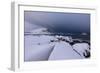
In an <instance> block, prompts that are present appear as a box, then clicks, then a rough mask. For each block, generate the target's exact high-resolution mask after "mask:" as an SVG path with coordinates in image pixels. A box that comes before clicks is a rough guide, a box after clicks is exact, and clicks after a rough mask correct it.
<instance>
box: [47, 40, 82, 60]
mask: <svg viewBox="0 0 100 73" xmlns="http://www.w3.org/2000/svg"><path fill="white" fill-rule="evenodd" d="M81 58H82V57H81V56H80V55H78V54H77V53H76V52H75V51H73V48H72V46H71V45H70V44H69V43H66V42H63V41H60V42H57V43H56V44H55V47H54V49H53V51H52V53H51V55H50V56H49V60H65V59H81Z"/></svg>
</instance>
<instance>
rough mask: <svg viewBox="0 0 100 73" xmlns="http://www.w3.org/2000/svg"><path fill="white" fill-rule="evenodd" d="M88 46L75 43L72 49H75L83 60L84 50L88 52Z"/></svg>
mask: <svg viewBox="0 0 100 73" xmlns="http://www.w3.org/2000/svg"><path fill="white" fill-rule="evenodd" d="M89 48H90V46H89V45H88V44H87V43H76V44H74V45H73V49H75V50H76V51H77V52H78V53H80V55H81V56H82V57H83V58H84V55H83V53H85V54H87V53H86V51H85V50H87V51H88V52H90V49H89Z"/></svg>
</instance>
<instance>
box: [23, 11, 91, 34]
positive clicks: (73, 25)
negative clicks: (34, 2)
mask: <svg viewBox="0 0 100 73" xmlns="http://www.w3.org/2000/svg"><path fill="white" fill-rule="evenodd" d="M24 21H25V31H26V32H28V31H31V30H34V29H36V28H38V27H46V28H48V29H49V30H50V31H51V32H62V33H79V32H87V33H89V32H90V14H83V13H61V12H39V11H25V12H24Z"/></svg>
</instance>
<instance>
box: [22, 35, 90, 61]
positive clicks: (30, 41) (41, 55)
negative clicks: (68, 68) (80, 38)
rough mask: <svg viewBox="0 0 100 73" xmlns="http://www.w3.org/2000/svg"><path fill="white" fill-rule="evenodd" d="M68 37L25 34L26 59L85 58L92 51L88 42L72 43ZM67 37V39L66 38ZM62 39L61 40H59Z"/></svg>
mask: <svg viewBox="0 0 100 73" xmlns="http://www.w3.org/2000/svg"><path fill="white" fill-rule="evenodd" d="M63 38H64V39H65V40H68V41H69V39H68V37H55V36H49V35H39V36H32V35H26V36H25V40H24V41H25V52H24V58H25V59H24V60H25V61H43V60H66V59H83V58H85V55H87V52H86V50H87V51H88V52H90V49H89V47H90V46H89V45H88V44H87V43H76V44H74V45H71V44H70V43H69V42H72V40H71V41H69V42H66V41H65V40H63ZM66 38H67V39H66ZM59 39H60V40H59Z"/></svg>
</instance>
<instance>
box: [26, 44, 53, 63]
mask: <svg viewBox="0 0 100 73" xmlns="http://www.w3.org/2000/svg"><path fill="white" fill-rule="evenodd" d="M53 48H54V45H53V44H45V45H32V46H29V47H28V48H26V49H25V61H42V60H48V57H49V55H50V54H51V52H52V50H53Z"/></svg>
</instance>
